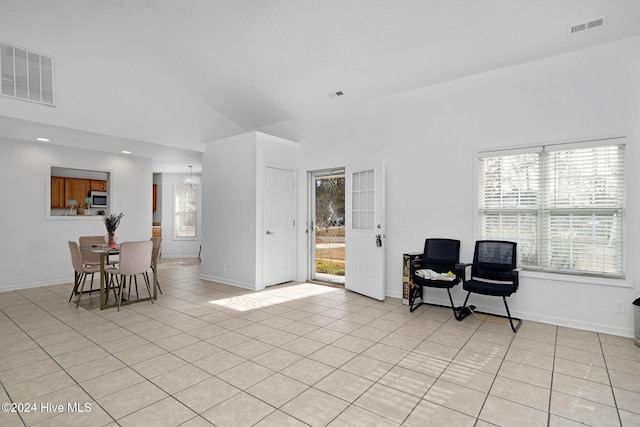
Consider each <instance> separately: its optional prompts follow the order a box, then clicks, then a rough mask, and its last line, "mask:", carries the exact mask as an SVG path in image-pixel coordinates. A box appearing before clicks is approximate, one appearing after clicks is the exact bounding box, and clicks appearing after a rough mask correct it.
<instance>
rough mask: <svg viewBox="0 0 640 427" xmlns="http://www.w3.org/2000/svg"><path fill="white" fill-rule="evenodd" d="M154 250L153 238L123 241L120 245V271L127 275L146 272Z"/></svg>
mask: <svg viewBox="0 0 640 427" xmlns="http://www.w3.org/2000/svg"><path fill="white" fill-rule="evenodd" d="M152 252H153V242H152V241H151V240H142V241H140V242H123V243H122V244H121V245H120V264H119V267H118V273H119V274H122V275H125V276H128V275H131V274H138V273H144V272H145V271H147V270H148V269H149V260H150V259H151V253H152Z"/></svg>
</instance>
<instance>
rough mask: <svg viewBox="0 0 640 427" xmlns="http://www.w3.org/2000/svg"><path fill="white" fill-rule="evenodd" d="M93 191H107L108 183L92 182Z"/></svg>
mask: <svg viewBox="0 0 640 427" xmlns="http://www.w3.org/2000/svg"><path fill="white" fill-rule="evenodd" d="M91 191H107V181H101V180H94V179H92V180H91Z"/></svg>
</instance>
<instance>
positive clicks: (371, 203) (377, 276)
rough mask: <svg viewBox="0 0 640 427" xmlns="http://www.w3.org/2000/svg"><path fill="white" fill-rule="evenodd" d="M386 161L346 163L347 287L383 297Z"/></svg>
mask: <svg viewBox="0 0 640 427" xmlns="http://www.w3.org/2000/svg"><path fill="white" fill-rule="evenodd" d="M384 180H385V178H384V161H383V159H377V160H370V161H365V162H361V163H358V164H353V165H347V167H346V200H345V205H346V209H345V211H346V215H345V217H346V218H345V219H346V229H345V235H346V243H345V246H346V256H345V258H346V266H345V288H347V289H349V290H351V291H354V292H358V293H360V294H363V295H366V296H369V297H371V298H375V299H378V300H381V301H382V300H384V297H385V277H384V274H385V268H384V263H385V247H386V243H385V234H384V233H385V231H384V230H385V229H384Z"/></svg>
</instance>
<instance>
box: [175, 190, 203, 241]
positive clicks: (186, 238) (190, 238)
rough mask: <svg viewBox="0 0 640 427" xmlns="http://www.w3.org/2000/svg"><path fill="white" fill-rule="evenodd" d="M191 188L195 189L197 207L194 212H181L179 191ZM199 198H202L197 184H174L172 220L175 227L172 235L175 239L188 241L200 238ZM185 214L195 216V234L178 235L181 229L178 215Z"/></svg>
mask: <svg viewBox="0 0 640 427" xmlns="http://www.w3.org/2000/svg"><path fill="white" fill-rule="evenodd" d="M184 189H187V190H191V191H195V198H194V203H195V208H194V210H193V211H192V212H189V211H188V212H181V211H180V210H179V205H180V199H179V198H178V197H179V196H178V192H179V191H181V190H184ZM199 199H200V187H198V186H195V187H189V186H187V185H174V186H173V198H172V204H173V221H172V227H173V233H172V237H173V240H182V241H187V240H198V239H199V234H200V229H199V227H198V221H199V217H198V215H199V211H200V206H199ZM184 214H193V216H194V218H193V222H194V225H193V228H194V235H193V236H180V235H178V231H179V227H178V215H184Z"/></svg>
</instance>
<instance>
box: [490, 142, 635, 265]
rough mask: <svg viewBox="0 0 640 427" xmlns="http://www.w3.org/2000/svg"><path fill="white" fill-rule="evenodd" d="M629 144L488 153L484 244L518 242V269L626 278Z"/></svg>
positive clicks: (533, 148) (537, 148)
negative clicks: (624, 256) (624, 234)
mask: <svg viewBox="0 0 640 427" xmlns="http://www.w3.org/2000/svg"><path fill="white" fill-rule="evenodd" d="M624 159H625V146H624V144H616V143H615V141H599V142H598V143H597V144H593V143H591V144H588V145H585V144H572V145H551V146H544V147H532V148H531V149H529V150H520V151H518V152H513V153H495V152H494V153H483V154H482V155H481V157H480V159H479V168H478V170H479V177H478V178H479V180H478V182H479V184H480V185H479V194H478V206H479V212H478V213H479V238H480V239H500V240H512V241H515V242H518V266H520V267H525V268H531V269H541V270H545V271H552V272H560V273H573V274H590V275H603V276H611V277H623V276H624V263H623V254H624V251H623V248H624V247H623V243H624V242H623V219H624V203H625V197H624V187H625V183H624V175H625V174H624Z"/></svg>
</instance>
